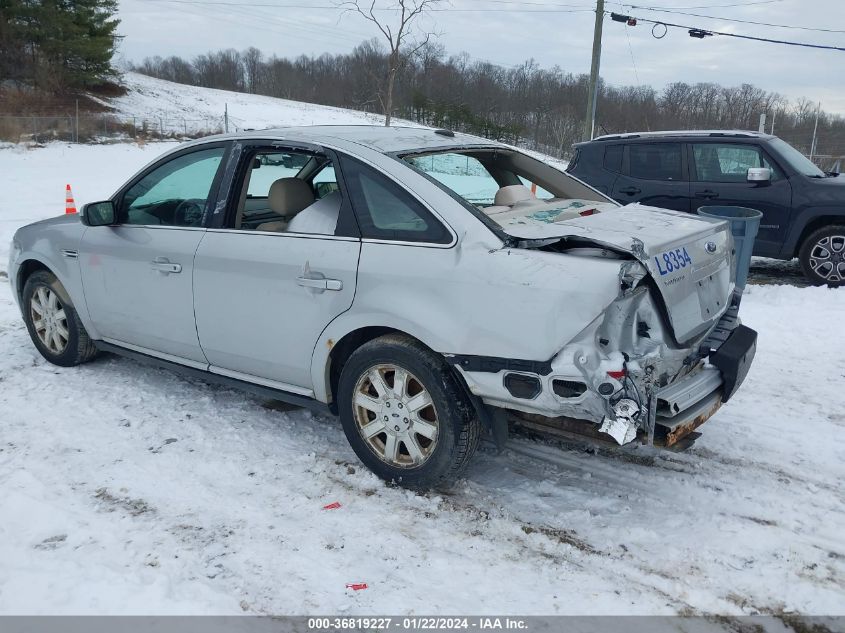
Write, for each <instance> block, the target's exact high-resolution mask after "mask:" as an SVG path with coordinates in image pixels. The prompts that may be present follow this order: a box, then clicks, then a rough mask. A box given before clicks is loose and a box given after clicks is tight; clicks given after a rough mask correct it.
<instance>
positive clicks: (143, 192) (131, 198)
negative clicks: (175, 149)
mask: <svg viewBox="0 0 845 633" xmlns="http://www.w3.org/2000/svg"><path fill="white" fill-rule="evenodd" d="M225 152H226V148H224V147H214V148H211V149H204V150H200V151H196V152H191V153H190V154H183V155H181V156H178V157H176V158H174V159H172V160H170V161H168V162H166V163H164V164H163V165H160V166H159V167H156V168H155V169H153V170H152V171H151V172H149V173H148V174H146V175H145V176H144V177H143V178H141V180H139V181H138V182H137V183H135V184H134V185H132V187H130V188H129V190H128V191H127V192H126V194H124V196H123V201H122V204H121V205H120V217H119V220H120V223H121V224H141V225H164V226H201V225H202V218H203V213H204V212H205V206H206V204H207V202H208V198H209V195H210V194H211V187H212V185H213V184H214V178H215V176H216V175H217V171H218V170H219V168H220V162H221V160H222V159H223V154H224V153H225Z"/></svg>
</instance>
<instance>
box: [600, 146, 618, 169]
mask: <svg viewBox="0 0 845 633" xmlns="http://www.w3.org/2000/svg"><path fill="white" fill-rule="evenodd" d="M604 168H605V169H607V170H608V171H615V172H616V173H619V172H621V171H622V146H621V145H608V146H607V147H605V149H604Z"/></svg>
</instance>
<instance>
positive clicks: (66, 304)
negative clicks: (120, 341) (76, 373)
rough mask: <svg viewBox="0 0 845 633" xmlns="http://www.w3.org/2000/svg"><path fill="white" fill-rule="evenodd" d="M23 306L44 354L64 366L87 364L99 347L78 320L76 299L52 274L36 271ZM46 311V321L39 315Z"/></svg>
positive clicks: (26, 288) (26, 287)
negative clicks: (71, 296) (74, 303)
mask: <svg viewBox="0 0 845 633" xmlns="http://www.w3.org/2000/svg"><path fill="white" fill-rule="evenodd" d="M21 305H22V308H23V314H24V321H25V322H26V329H27V330H28V331H29V336H30V338H31V339H32V342H33V343H34V344H35V347H36V348H37V349H38V351H39V352H40V353H41V355H42V356H43V357H44V358H45V359H46V360H48V361H49V362H51V363H53V364H54V365H59V366H61V367H73V366H75V365H79V364H81V363H87V362H88V361H90V360H92V359H93V358H94V357H95V356H96V355H97V348H96V347H95V346H94V343H93V342H92V341H91V338H90V337H89V336H88V332H86V331H85V327H84V326H83V325H82V322H81V321H80V320H79V315H78V314H77V312H76V309H75V308H74V307H73V302H72V301H71V300H70V296H69V295H68V293H67V291H66V290H65V288H64V286H62V284H61V283H59V280H58V279H56V277H55V275H53V273H51V272H48V271H46V270H37V271H35V272H34V273H32V274H31V275H30V276H29V277H28V278H27V280H26V283H25V284H24V287H23V301H22V304H21ZM39 310H41V313H42V314H43V313H46V317H47V318H46V323H45V319H44V318H39V317H41V314H39Z"/></svg>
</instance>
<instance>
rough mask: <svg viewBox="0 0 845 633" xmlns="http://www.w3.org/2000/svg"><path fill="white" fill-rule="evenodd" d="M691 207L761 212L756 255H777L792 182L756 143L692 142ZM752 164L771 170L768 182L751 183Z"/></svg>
mask: <svg viewBox="0 0 845 633" xmlns="http://www.w3.org/2000/svg"><path fill="white" fill-rule="evenodd" d="M690 157H691V172H692V177H693V182H692V195H693V198H692V209H693V210H697V209H698V208H699V207H701V206H706V205H724V206H739V207H750V208H752V209H757V210H758V211H762V213H763V218H762V220H761V221H760V230H759V232H758V233H757V239H756V241H755V242H754V254H755V255H762V256H769V257H775V256H777V255H778V253H779V252H780V249H781V246H782V244H783V237H784V233H785V230H786V228H787V226H788V225H789V215H790V209H791V207H792V185H790V184H789V180H788V179H787V178H786V177H785V175H784V173H783V172H782V171H781V170H780V168H779V167H778V166H777V165H776V164H775V163H774V161H772V160H771V159H770V158H769V157H768V155H766V154H765V152H764V151H763V150H762V149H761V148H760V147H758V146H757V145H753V144H744V143H719V142H700V143H691V144H690ZM752 167H768V168H769V169H771V170H772V179H771V181H769V182H748V181H747V179H746V177H747V172H748V170H749V169H750V168H752Z"/></svg>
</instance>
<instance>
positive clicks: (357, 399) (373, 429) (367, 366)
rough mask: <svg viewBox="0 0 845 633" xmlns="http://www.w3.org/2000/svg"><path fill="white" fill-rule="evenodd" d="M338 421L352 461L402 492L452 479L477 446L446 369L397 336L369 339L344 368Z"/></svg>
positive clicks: (473, 425)
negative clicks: (403, 488)
mask: <svg viewBox="0 0 845 633" xmlns="http://www.w3.org/2000/svg"><path fill="white" fill-rule="evenodd" d="M338 407H339V412H340V420H341V423H342V425H343V430H344V432H345V433H346V437H347V439H348V440H349V443H350V444H351V446H352V449H353V450H354V451H355V453H356V454H357V455H358V457H359V459H360V460H361V461H362V462H364V464H365V465H366V466H367V467H368V468H369V469H370V470H372V471H373V472H374V473H375V474H376V475H378V476H379V477H381V478H382V479H385V480H387V481H392V482H396V483H398V484H400V485H403V486H406V487H409V488H418V489H421V488H431V487H434V486H437V485H441V484H448V483H451V482H452V481H454V480H455V479H457V478H458V477H459V476H460V475H461V473H462V472H463V471H464V469H465V468H466V465H467V463H468V462H469V459H470V457H471V456H472V454H473V453H474V452H475V449H476V447H477V446H478V438H479V423H478V420H477V419H476V418H475V416H474V415H473V414H472V407H471V406H470V404H469V403H468V402H467V397H466V395H465V394H464V392H463V390H462V389H461V386H460V385H459V384H458V382H457V378H456V377H455V375H454V374H453V373H452V371H451V369H450V368H449V366H448V365H447V364H446V362H445V361H444V360H443V359H442V358H441V357H440V356H438V355H437V354H435V353H434V352H432V351H431V350H429V349H427V348H426V347H425V346H423V345H422V344H420V343H418V342H417V341H415V340H413V339H411V338H409V337H406V336H402V335H388V336H382V337H380V338H377V339H374V340H372V341H370V342H369V343H365V344H364V345H362V346H361V347H360V348H358V349H357V350H356V351H355V352H354V353H353V354H352V356H351V357H350V358H349V360H348V361H347V362H346V364H345V365H344V367H343V371H342V372H341V375H340V383H339V385H338Z"/></svg>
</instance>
